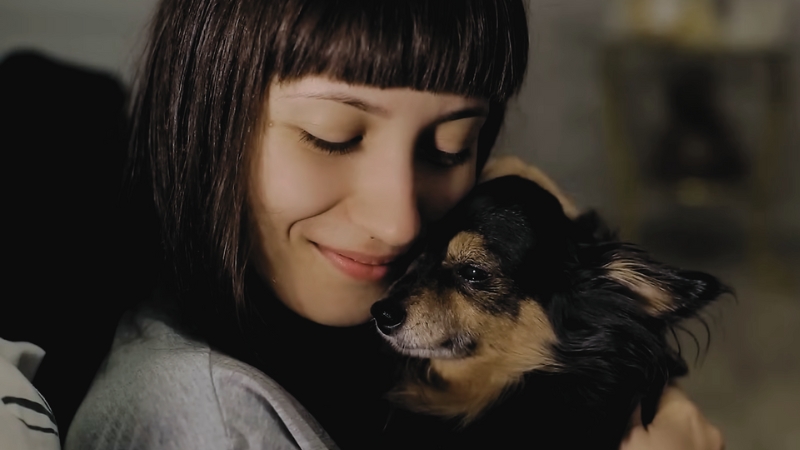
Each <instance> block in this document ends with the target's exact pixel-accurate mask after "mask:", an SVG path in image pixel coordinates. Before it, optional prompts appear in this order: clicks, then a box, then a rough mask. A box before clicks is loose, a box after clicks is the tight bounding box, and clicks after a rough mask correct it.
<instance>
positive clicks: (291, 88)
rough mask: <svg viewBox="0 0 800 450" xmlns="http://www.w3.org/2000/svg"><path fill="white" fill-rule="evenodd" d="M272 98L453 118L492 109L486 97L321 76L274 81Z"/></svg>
mask: <svg viewBox="0 0 800 450" xmlns="http://www.w3.org/2000/svg"><path fill="white" fill-rule="evenodd" d="M268 101H269V105H270V107H277V106H281V105H287V104H294V105H304V104H305V105H308V106H309V107H313V105H320V104H323V103H325V102H333V103H338V104H342V105H346V106H349V107H352V108H354V109H357V110H360V111H363V112H365V113H368V114H371V115H375V116H379V117H385V118H389V117H391V116H392V115H394V114H396V113H398V112H401V111H404V110H418V112H419V113H425V114H434V115H436V116H437V117H441V118H447V119H449V120H454V119H460V118H465V117H481V116H486V115H487V114H488V112H489V102H488V101H487V100H485V99H480V98H474V97H466V96H462V95H457V94H449V93H437V92H430V91H419V90H415V89H411V88H378V87H374V86H368V85H359V84H350V83H346V82H343V81H338V80H334V79H331V78H327V77H321V76H308V77H303V78H300V79H298V80H291V81H280V82H273V83H272V84H271V85H270V89H269V99H268Z"/></svg>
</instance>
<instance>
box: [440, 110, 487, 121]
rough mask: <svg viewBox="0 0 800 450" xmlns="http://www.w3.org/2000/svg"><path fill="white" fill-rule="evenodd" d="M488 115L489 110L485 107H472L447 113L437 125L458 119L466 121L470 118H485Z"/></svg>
mask: <svg viewBox="0 0 800 450" xmlns="http://www.w3.org/2000/svg"><path fill="white" fill-rule="evenodd" d="M488 115H489V108H487V107H485V106H473V107H469V108H464V109H459V110H457V111H453V112H451V113H447V114H445V115H444V116H442V117H441V118H439V120H437V121H436V122H437V123H444V122H451V121H454V120H459V119H468V118H470V117H486V116H488Z"/></svg>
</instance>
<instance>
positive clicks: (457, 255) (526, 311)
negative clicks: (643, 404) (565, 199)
mask: <svg viewBox="0 0 800 450" xmlns="http://www.w3.org/2000/svg"><path fill="white" fill-rule="evenodd" d="M724 291H725V288H724V287H723V286H722V285H721V284H720V283H719V282H718V281H717V280H716V279H715V278H713V277H711V276H710V275H707V274H703V273H700V272H690V271H681V270H678V269H675V268H671V267H669V266H666V265H663V264H660V263H657V262H655V261H653V260H651V259H650V258H649V257H648V256H647V255H646V254H645V253H643V252H641V251H639V250H637V249H636V248H634V247H632V246H629V245H625V244H622V243H620V242H618V241H617V240H616V239H613V237H612V236H611V235H610V233H608V232H607V231H606V230H605V229H604V228H603V226H602V225H601V224H600V222H599V221H597V220H596V219H595V217H594V216H591V215H586V216H583V217H581V218H579V219H577V220H574V221H573V220H570V219H568V218H567V217H566V216H565V214H564V212H563V210H562V208H561V205H560V203H559V202H558V200H557V199H556V198H555V197H554V196H553V195H551V194H550V193H549V192H548V191H546V190H544V189H542V188H541V187H540V186H539V185H537V184H536V183H534V182H531V181H529V180H525V179H523V178H519V177H503V178H498V179H495V180H492V181H489V182H486V183H483V184H481V185H479V186H478V187H476V189H475V190H474V191H473V193H472V194H471V195H470V196H469V197H468V198H466V199H465V200H464V201H463V202H462V203H460V204H459V205H458V206H457V207H456V208H455V209H454V210H453V211H452V212H451V213H450V214H449V215H448V216H447V217H446V218H445V219H444V220H443V221H442V223H441V224H440V225H439V226H438V227H437V228H436V229H435V230H432V232H431V234H430V236H429V239H428V244H427V247H426V249H425V250H424V251H423V253H422V254H421V255H420V256H419V258H418V259H417V260H416V261H415V262H414V263H413V264H412V266H411V267H410V268H409V269H408V271H407V272H406V274H405V275H404V276H403V277H401V278H400V279H399V280H398V281H397V282H396V283H395V284H394V285H393V286H392V287H391V288H390V289H389V291H388V293H387V295H386V297H385V298H384V299H382V300H380V301H379V302H377V303H375V305H374V306H373V308H372V314H373V316H374V317H375V320H376V324H377V326H378V329H379V330H380V332H381V333H382V335H383V336H384V337H385V339H386V340H387V341H388V342H389V343H390V344H391V345H392V347H393V348H394V349H395V350H396V351H397V352H399V353H401V354H404V355H406V356H409V357H412V358H415V359H420V360H422V361H424V362H425V364H424V367H425V370H424V372H425V373H424V374H422V376H420V377H416V378H414V379H413V380H411V381H409V382H407V383H406V384H405V385H404V386H403V387H402V388H401V389H399V390H398V391H397V392H396V399H397V400H398V401H400V402H401V403H404V404H405V405H406V406H408V407H410V408H412V409H416V410H421V411H424V412H428V413H433V414H437V415H442V416H450V417H453V416H461V417H463V418H466V419H467V420H470V419H471V418H474V417H475V416H477V415H478V414H479V413H480V412H481V411H482V410H483V409H485V408H486V407H487V406H488V405H490V404H491V403H492V402H493V401H495V400H496V399H497V398H498V397H499V396H500V394H502V392H503V391H504V390H506V389H507V388H508V387H509V386H513V385H514V384H516V383H517V382H519V381H520V380H522V378H523V376H525V374H527V373H530V372H532V371H547V372H554V373H568V372H573V373H574V372H581V371H582V372H584V373H585V374H586V375H587V376H589V377H594V378H598V377H599V378H602V377H606V378H608V377H612V378H623V379H625V378H627V380H623V381H626V382H631V383H637V382H641V383H642V384H646V383H653V382H656V383H658V382H666V379H667V377H669V373H668V372H669V370H668V369H666V368H663V367H661V365H668V364H670V363H673V362H674V361H675V360H676V358H675V357H674V356H673V354H672V353H671V350H670V349H669V348H668V346H667V345H666V343H665V338H664V335H665V333H666V331H667V330H668V328H669V327H670V326H671V325H673V324H675V323H676V322H677V321H678V320H680V319H683V318H688V317H692V316H694V315H695V314H696V313H697V312H698V311H699V310H700V309H701V308H702V307H703V306H705V305H706V304H707V303H709V302H710V301H712V300H713V299H715V298H717V297H718V296H719V295H720V294H722V293H723V292H724ZM662 359H663V361H662ZM630 367H634V368H635V370H636V371H637V373H638V372H642V374H641V376H642V377H643V378H644V379H643V380H638V379H636V380H633V379H631V378H633V377H634V376H633V375H631V374H629V373H626V372H625V371H626V370H629V368H630ZM631 370H632V369H631ZM654 371H655V372H659V371H660V372H659V373H661V375H663V376H662V377H661V378H663V380H662V379H661V378H659V377H658V376H656V375H655V372H654ZM662 372H663V373H662ZM636 376H638V375H636ZM656 378H658V379H656ZM600 381H602V380H598V382H600ZM662 386H663V384H662ZM642 389H644V386H643V387H642Z"/></svg>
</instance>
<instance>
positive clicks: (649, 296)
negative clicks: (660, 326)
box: [603, 260, 675, 315]
mask: <svg viewBox="0 0 800 450" xmlns="http://www.w3.org/2000/svg"><path fill="white" fill-rule="evenodd" d="M603 267H604V268H605V269H606V270H608V276H609V278H611V279H612V280H613V281H616V282H618V283H620V284H622V285H623V286H625V287H627V288H628V289H630V290H632V291H633V292H635V293H636V294H638V295H639V296H641V297H642V298H643V299H645V301H646V302H647V303H646V304H645V305H644V307H645V309H646V310H647V312H648V313H650V314H653V315H658V314H664V313H667V312H670V311H672V310H673V309H674V308H675V303H674V300H673V298H672V296H671V295H670V293H669V292H668V291H667V290H665V289H664V288H663V287H662V286H660V285H659V283H658V281H656V280H653V279H650V278H648V277H646V276H645V275H643V274H642V272H641V271H642V270H643V269H646V267H645V266H644V265H642V264H640V263H637V262H635V261H630V260H615V261H611V262H610V263H608V264H606V265H605V266H603Z"/></svg>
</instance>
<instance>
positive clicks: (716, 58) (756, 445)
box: [0, 0, 800, 450]
mask: <svg viewBox="0 0 800 450" xmlns="http://www.w3.org/2000/svg"><path fill="white" fill-rule="evenodd" d="M154 4H155V1H154V0H0V110H2V117H3V120H2V121H1V122H2V124H1V125H0V136H2V137H3V139H4V140H3V143H4V145H3V148H4V150H5V151H4V157H5V158H6V164H4V167H3V174H4V177H3V178H4V181H3V183H4V188H5V189H4V190H3V191H4V194H3V202H4V204H6V205H9V206H10V207H11V208H12V211H24V214H23V215H22V217H21V218H19V219H17V218H12V219H11V220H9V222H11V224H12V226H13V227H16V228H15V229H14V233H15V234H9V236H19V237H23V239H16V240H15V239H7V240H6V243H5V244H4V248H6V250H9V249H10V251H11V254H23V255H24V254H25V249H26V248H28V247H27V246H29V244H26V243H25V242H20V241H24V237H25V236H30V234H31V233H35V234H37V235H38V236H40V237H41V238H42V239H43V240H44V242H45V243H46V244H45V247H44V248H56V249H58V252H57V254H55V255H44V256H45V257H44V259H46V260H47V262H46V264H44V265H42V263H41V259H42V256H43V255H41V254H37V255H33V256H30V258H29V260H26V259H25V258H21V259H20V260H19V261H18V263H17V266H18V270H17V271H16V272H12V274H14V275H12V277H11V278H9V281H14V282H17V283H19V282H24V283H27V287H25V288H24V289H23V291H25V292H26V294H25V298H26V299H27V301H29V302H34V303H33V304H35V299H34V298H35V296H36V295H53V292H56V291H58V292H62V293H65V294H64V295H65V296H64V298H63V303H64V304H65V305H70V304H73V305H78V304H80V302H75V298H71V297H70V296H73V295H78V296H80V295H83V294H85V293H86V292H87V291H91V290H94V291H97V292H99V293H100V294H102V286H100V287H96V286H95V285H96V282H95V281H93V280H95V279H96V278H97V277H96V275H95V276H93V275H92V273H93V271H96V272H94V273H95V274H96V273H106V272H108V271H113V270H114V268H115V266H114V265H113V264H111V265H109V264H103V263H102V262H99V263H94V266H93V265H91V264H90V263H81V264H84V266H82V267H80V268H79V269H78V270H80V271H82V272H83V273H86V274H87V275H86V277H84V278H80V277H79V278H78V279H77V280H76V279H75V278H76V277H74V276H71V275H70V276H69V277H66V276H64V277H62V278H61V279H59V278H58V277H57V276H56V277H55V278H53V277H52V276H48V278H47V281H46V282H44V283H36V282H31V281H30V280H33V279H36V280H42V278H41V277H39V278H30V279H29V278H25V277H28V276H29V275H27V274H28V273H30V272H35V273H39V274H40V275H41V272H42V271H44V270H45V269H41V267H46V268H47V269H46V270H47V271H48V273H49V272H52V271H53V267H55V268H56V269H58V268H59V267H70V266H73V267H72V268H71V270H72V271H73V272H74V270H75V268H74V264H76V262H77V261H78V260H79V259H80V258H82V257H86V258H87V260H91V259H95V260H98V261H102V256H103V251H105V249H104V248H103V247H104V246H103V245H95V246H94V247H92V246H87V244H86V242H94V241H97V240H98V239H97V236H98V235H100V236H102V230H103V226H102V224H103V223H104V222H103V221H107V220H110V219H109V216H110V213H108V211H106V209H107V205H109V204H110V203H112V202H113V199H114V195H115V194H114V192H116V191H115V189H116V187H117V183H118V180H117V179H116V178H114V177H113V176H108V175H104V174H103V173H98V172H97V170H96V169H98V168H102V167H121V160H120V159H119V155H120V154H121V153H120V152H121V148H122V146H123V145H124V143H122V142H120V141H119V133H118V131H119V130H120V126H121V123H122V121H123V120H124V104H125V101H126V96H127V92H128V89H129V86H130V82H131V80H132V76H133V71H134V68H135V63H136V59H137V57H138V54H139V51H140V49H141V46H142V44H143V37H144V34H143V32H144V27H145V26H146V23H147V20H148V18H149V15H150V14H151V12H152V8H153V6H154ZM529 10H530V25H531V39H532V55H531V56H532V58H531V65H530V68H529V76H528V80H527V82H526V85H525V87H524V89H523V92H522V94H521V95H520V97H519V99H518V100H517V101H515V102H514V103H513V104H512V105H511V106H510V112H509V118H508V121H507V125H506V130H505V133H504V135H503V136H502V138H501V140H500V143H499V145H498V150H497V151H498V153H511V154H517V155H519V156H521V157H523V158H524V159H526V160H527V161H529V162H532V163H535V164H537V165H539V166H541V167H542V168H543V169H544V170H545V171H547V172H548V173H549V174H551V175H552V177H553V178H554V179H555V180H556V181H557V182H558V183H560V184H561V185H562V186H563V188H564V189H565V190H566V191H567V192H569V193H570V195H571V196H572V197H573V198H574V199H575V200H576V201H577V202H578V203H579V204H580V205H582V206H584V207H586V208H594V209H597V210H599V211H600V212H601V213H602V214H603V215H604V216H605V217H606V218H607V219H608V221H609V222H610V223H611V224H612V225H613V226H615V227H616V228H618V229H619V230H620V232H621V234H622V236H624V237H625V238H626V239H630V240H633V241H636V242H638V243H640V244H642V245H643V246H645V247H646V248H647V249H648V250H650V251H651V252H652V253H654V254H655V255H656V256H657V257H659V258H661V259H662V260H664V261H666V262H670V263H673V264H678V265H682V266H685V267H687V268H693V269H701V270H706V271H710V272H712V273H714V274H715V275H718V276H720V277H721V278H723V279H724V280H725V281H726V282H728V283H729V284H731V285H732V286H733V287H734V288H735V290H736V292H737V298H736V299H733V298H728V299H726V300H724V301H723V302H721V303H720V304H718V305H716V306H715V307H714V308H712V309H710V310H709V311H708V313H707V321H708V323H709V326H710V336H711V340H710V346H709V347H708V350H707V351H706V349H705V348H706V347H705V343H706V337H707V336H706V332H705V330H704V328H703V327H702V326H701V325H699V324H692V325H690V326H689V327H688V328H689V329H690V330H692V331H694V332H695V334H696V335H697V337H698V338H699V341H700V351H698V350H697V346H696V345H695V343H694V341H693V340H692V339H691V337H689V336H688V335H682V337H681V344H682V349H683V351H684V353H685V354H686V356H687V359H688V360H689V361H691V362H694V365H693V372H692V375H691V376H690V377H689V378H688V379H686V380H684V381H683V382H682V383H683V386H684V387H685V388H686V389H687V390H688V391H689V393H690V395H691V396H692V398H693V399H694V400H695V401H697V402H698V403H699V405H700V406H701V408H702V410H703V411H704V413H705V414H706V415H707V416H708V417H709V419H710V420H711V421H712V422H714V423H715V424H717V425H718V426H720V427H721V428H722V430H723V432H724V434H725V436H726V438H727V441H728V447H727V448H728V449H729V450H745V449H748V450H749V449H776V450H777V449H787V450H788V449H793V450H794V449H798V448H800V351H798V345H799V344H800V176H797V175H796V173H797V172H800V0H530V1H529ZM31 68H34V69H36V72H35V73H36V74H37V75H31V73H32V72H30V70H31ZM26 70H28V72H26ZM75 70H80V71H85V72H77V73H79V74H82V75H84V76H83V77H77V76H76V72H75ZM71 77H75V78H71ZM71 81H75V83H72V84H70V82H71ZM98 111H103V112H102V113H98ZM93 112H94V113H93ZM93 114H94V115H93ZM108 149H114V151H108ZM54 187H55V188H54ZM31 198H37V199H38V202H39V203H36V202H34V203H36V204H35V205H33V206H31V202H30V199H31ZM76 199H79V200H76ZM23 200H24V202H23ZM60 205H69V207H67V206H63V207H62V206H60ZM75 205H83V206H82V208H83V209H80V208H77V209H76V206H75ZM104 208H106V209H104ZM86 217H94V218H95V219H97V220H96V221H95V222H94V223H96V224H97V225H96V226H95V227H94V228H92V229H89V230H87V229H86V227H85V226H83V225H82V224H85V223H89V222H87V221H86ZM42 223H45V224H49V225H47V226H46V229H41V230H40V229H31V228H30V225H31V224H42ZM104 238H108V241H107V242H109V243H110V242H113V239H114V237H113V236H105V237H104ZM65 242H67V243H68V244H65ZM47 246H50V247H47ZM92 252H94V253H92ZM104 271H106V272H104ZM56 272H59V273H61V272H63V273H67V272H65V271H63V270H62V271H58V270H56ZM73 272H69V273H73ZM15 277H16V279H15ZM19 277H22V278H19ZM112 278H113V277H111V278H109V279H112ZM67 287H68V288H69V289H67ZM37 293H38V294H37ZM31 299H34V300H31ZM73 302H75V303H73ZM65 308H66V307H65ZM93 308H96V305H93ZM64 311H66V309H65V310H64ZM64 311H60V310H59V311H50V314H49V315H46V317H48V318H49V319H45V320H53V321H57V320H60V318H61V317H66V316H60V314H61V313H64ZM85 312H86V314H89V315H91V314H92V313H93V312H96V309H87V310H86V311H85ZM65 314H66V313H65ZM97 326H100V325H97ZM89 328H91V327H89ZM80 331H83V332H87V333H91V330H90V329H85V330H76V332H80ZM106 331H108V330H106ZM0 332H4V330H0ZM89 335H90V334H87V336H89ZM3 337H4V338H6V339H9V338H13V336H8V335H7V334H6V335H5V336H3ZM53 339H58V337H54V338H53ZM91 342H93V341H91V338H90V337H87V338H86V339H85V342H84V344H83V345H86V346H87V348H89V347H91V345H94V346H95V347H93V348H91V349H89V350H86V352H88V353H91V352H92V351H94V352H100V351H103V350H104V345H105V344H102V343H91ZM46 344H47V342H45V343H43V344H40V345H42V346H43V347H44V348H45V350H47V345H46ZM81 352H82V349H80V348H77V349H76V355H80V353H81ZM73 357H77V356H75V355H73ZM53 358H55V356H54V357H53ZM45 363H47V358H45ZM75 366H76V367H80V364H78V363H76V365H75ZM76 370H77V369H76ZM91 370H94V368H91ZM59 376H65V375H64V374H59ZM57 378H58V377H55V376H53V377H51V378H48V379H44V380H38V383H39V384H38V385H39V387H40V390H42V391H43V393H44V394H45V397H46V398H48V400H50V399H51V398H54V399H55V401H52V400H51V403H58V402H59V401H61V400H62V399H60V398H57V397H58V396H64V395H68V394H64V393H63V392H59V390H58V389H57V386H58V383H59V382H58V380H57ZM78 391H80V389H78ZM74 395H75V396H79V395H82V394H80V392H76V393H75V394H74ZM73 400H74V399H73ZM64 401H67V400H64ZM55 406H56V405H54V408H55V409H56V414H57V415H58V408H56V407H55ZM70 418H71V417H70ZM67 420H69V418H68V419H67ZM65 431H66V430H64V429H62V433H63V432H65Z"/></svg>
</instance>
